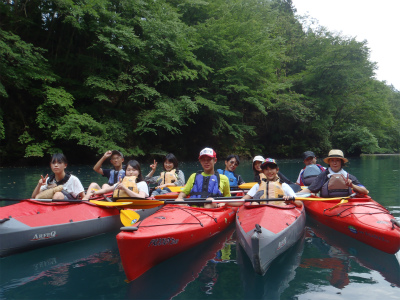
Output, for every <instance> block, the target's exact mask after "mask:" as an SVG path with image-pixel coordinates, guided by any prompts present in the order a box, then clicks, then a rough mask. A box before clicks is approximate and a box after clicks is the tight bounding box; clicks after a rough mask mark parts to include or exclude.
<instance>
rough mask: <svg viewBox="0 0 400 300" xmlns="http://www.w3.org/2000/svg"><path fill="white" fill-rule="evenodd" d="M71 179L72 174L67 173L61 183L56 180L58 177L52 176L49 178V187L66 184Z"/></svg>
mask: <svg viewBox="0 0 400 300" xmlns="http://www.w3.org/2000/svg"><path fill="white" fill-rule="evenodd" d="M70 178H71V174H70V173H68V172H65V176H64V178H63V179H61V180H60V181H57V180H56V175H55V174H51V175H50V177H49V178H47V185H51V184H55V185H62V184H65V183H66V182H67V181H68V180H69V179H70Z"/></svg>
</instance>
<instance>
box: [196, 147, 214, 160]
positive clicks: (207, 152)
mask: <svg viewBox="0 0 400 300" xmlns="http://www.w3.org/2000/svg"><path fill="white" fill-rule="evenodd" d="M204 155H206V156H209V157H217V153H215V151H214V150H213V149H211V148H204V149H203V150H201V151H200V155H199V158H200V157H202V156H204Z"/></svg>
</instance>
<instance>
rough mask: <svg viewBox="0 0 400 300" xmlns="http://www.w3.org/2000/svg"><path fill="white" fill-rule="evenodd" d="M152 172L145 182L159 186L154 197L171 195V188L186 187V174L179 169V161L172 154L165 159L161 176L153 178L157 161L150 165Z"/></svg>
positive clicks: (153, 194)
mask: <svg viewBox="0 0 400 300" xmlns="http://www.w3.org/2000/svg"><path fill="white" fill-rule="evenodd" d="M150 168H151V171H150V173H149V174H147V176H146V178H145V180H146V181H147V182H148V183H150V184H157V186H156V187H155V190H154V191H153V193H152V196H155V195H160V194H166V193H170V192H171V190H170V189H169V188H168V187H169V186H184V185H185V174H183V172H182V170H179V169H178V159H177V158H176V157H175V155H173V154H172V153H169V154H167V155H166V156H165V157H164V161H163V169H164V171H163V172H161V174H160V175H159V176H153V175H154V173H155V171H156V168H157V161H156V160H154V163H153V164H152V165H150Z"/></svg>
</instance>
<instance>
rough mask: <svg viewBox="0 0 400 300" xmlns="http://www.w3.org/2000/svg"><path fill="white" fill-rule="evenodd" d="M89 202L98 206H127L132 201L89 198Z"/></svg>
mask: <svg viewBox="0 0 400 300" xmlns="http://www.w3.org/2000/svg"><path fill="white" fill-rule="evenodd" d="M89 202H90V203H93V204H96V205H98V206H108V207H120V206H129V205H131V204H132V202H127V201H125V202H107V201H98V200H90V201H89Z"/></svg>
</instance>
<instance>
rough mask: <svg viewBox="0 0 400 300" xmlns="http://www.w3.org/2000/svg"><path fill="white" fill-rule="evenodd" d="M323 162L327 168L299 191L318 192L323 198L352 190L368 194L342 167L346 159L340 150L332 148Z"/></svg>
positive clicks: (348, 194) (340, 195)
mask: <svg viewBox="0 0 400 300" xmlns="http://www.w3.org/2000/svg"><path fill="white" fill-rule="evenodd" d="M324 162H325V163H326V164H328V165H329V168H328V169H327V170H325V171H324V172H322V173H321V174H319V175H318V176H317V178H316V179H315V180H314V181H313V182H312V184H311V185H310V186H309V187H308V188H307V189H304V190H302V192H301V193H318V192H320V196H321V197H323V198H333V197H347V196H350V195H351V194H352V193H353V192H355V193H358V194H364V195H368V193H369V191H368V190H367V189H366V188H365V187H364V186H363V185H362V184H361V183H360V181H358V179H357V178H356V177H355V176H353V175H351V174H349V173H347V172H346V171H345V170H344V169H343V167H344V166H345V164H346V163H347V162H348V159H347V158H345V157H344V155H343V151H342V150H338V149H332V150H331V151H329V154H328V156H327V157H326V158H325V159H324Z"/></svg>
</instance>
